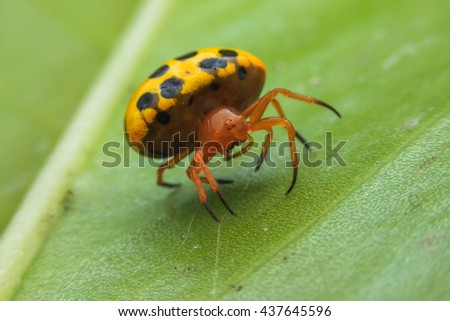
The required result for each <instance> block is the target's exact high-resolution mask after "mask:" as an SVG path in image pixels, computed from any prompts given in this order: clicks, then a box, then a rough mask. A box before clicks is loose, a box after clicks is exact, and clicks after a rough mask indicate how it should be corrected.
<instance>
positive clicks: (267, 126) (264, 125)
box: [249, 117, 299, 195]
mask: <svg viewBox="0 0 450 321" xmlns="http://www.w3.org/2000/svg"><path fill="white" fill-rule="evenodd" d="M273 126H282V127H284V128H285V129H286V131H287V134H288V137H289V150H290V153H291V160H292V168H293V171H294V172H293V176H292V181H291V185H290V186H289V189H288V191H287V192H286V195H287V194H289V193H290V192H291V191H292V189H293V188H294V186H295V183H296V182H297V174H298V163H299V160H298V157H297V153H296V149H295V130H294V127H293V126H292V124H291V122H290V121H289V120H287V119H285V118H281V117H268V118H263V119H260V120H258V121H256V122H254V123H251V125H250V128H249V131H257V130H266V131H269V130H271V129H272V127H273Z"/></svg>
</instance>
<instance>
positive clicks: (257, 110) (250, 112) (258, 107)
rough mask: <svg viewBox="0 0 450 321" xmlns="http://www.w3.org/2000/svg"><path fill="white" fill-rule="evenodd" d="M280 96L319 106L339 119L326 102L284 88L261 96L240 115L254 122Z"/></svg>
mask: <svg viewBox="0 0 450 321" xmlns="http://www.w3.org/2000/svg"><path fill="white" fill-rule="evenodd" d="M280 94H281V95H283V96H285V97H287V98H291V99H295V100H299V101H303V102H305V103H309V104H316V105H321V106H323V107H325V108H327V109H329V110H331V111H332V112H334V113H335V114H336V115H337V116H338V117H339V118H340V117H341V114H340V113H339V112H338V111H337V110H336V109H335V108H334V107H333V106H331V105H329V104H327V103H326V102H323V101H321V100H319V99H317V98H314V97H310V96H304V95H300V94H296V93H294V92H292V91H290V90H288V89H284V88H275V89H272V90H270V91H268V92H267V93H266V94H265V95H264V96H262V97H261V98H260V99H258V100H257V101H255V102H254V103H253V104H252V105H250V106H249V107H248V108H247V109H246V110H244V112H243V113H242V115H243V116H244V117H245V118H247V117H250V121H251V122H255V121H256V120H258V119H260V118H261V117H262V115H263V114H264V112H265V110H266V108H267V106H268V105H269V103H270V102H272V101H273V100H274V99H275V98H276V96H277V95H280ZM275 108H276V107H275ZM280 116H281V115H280ZM281 117H283V116H281Z"/></svg>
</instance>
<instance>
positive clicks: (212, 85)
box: [209, 82, 220, 91]
mask: <svg viewBox="0 0 450 321" xmlns="http://www.w3.org/2000/svg"><path fill="white" fill-rule="evenodd" d="M209 88H211V90H213V91H217V90H219V89H220V85H219V84H218V83H216V82H213V83H211V86H209Z"/></svg>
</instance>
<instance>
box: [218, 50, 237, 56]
mask: <svg viewBox="0 0 450 321" xmlns="http://www.w3.org/2000/svg"><path fill="white" fill-rule="evenodd" d="M219 53H220V54H221V55H222V56H223V57H236V56H237V55H238V54H237V52H236V51H234V50H230V49H221V50H219Z"/></svg>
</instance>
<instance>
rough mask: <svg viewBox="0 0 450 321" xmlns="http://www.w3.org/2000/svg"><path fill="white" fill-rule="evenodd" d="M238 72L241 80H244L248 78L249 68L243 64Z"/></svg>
mask: <svg viewBox="0 0 450 321" xmlns="http://www.w3.org/2000/svg"><path fill="white" fill-rule="evenodd" d="M237 74H238V77H239V79H240V80H244V79H245V78H247V69H245V68H244V67H242V66H241V67H239V68H238V71H237Z"/></svg>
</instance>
